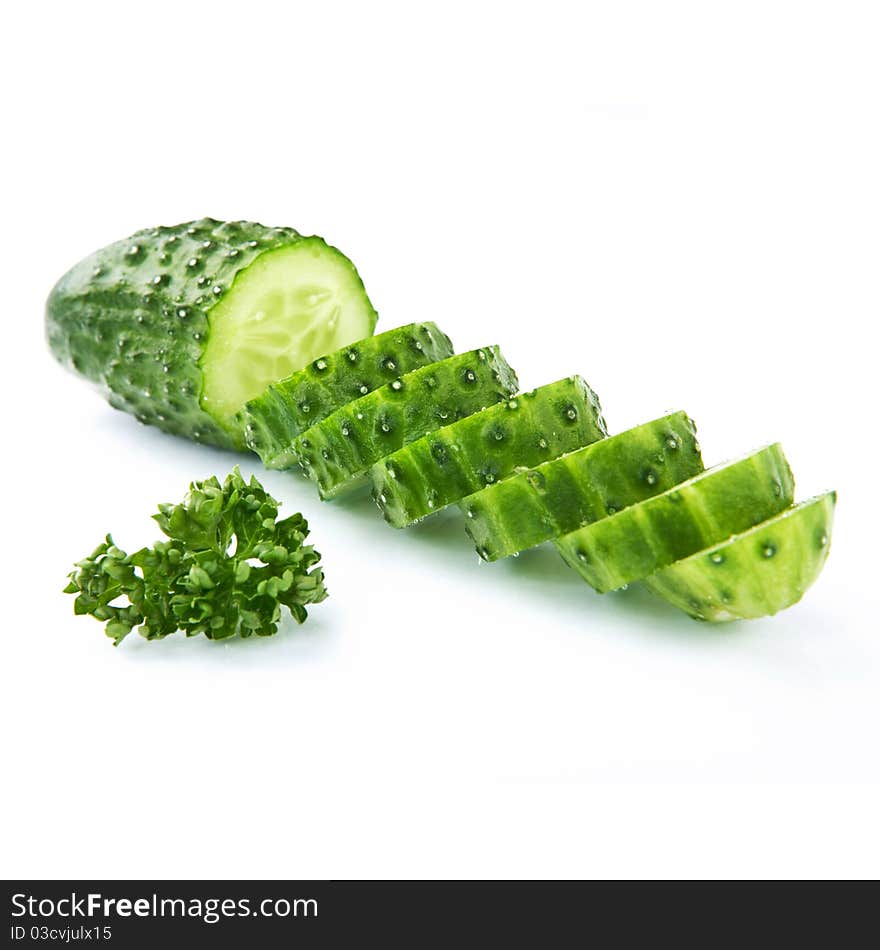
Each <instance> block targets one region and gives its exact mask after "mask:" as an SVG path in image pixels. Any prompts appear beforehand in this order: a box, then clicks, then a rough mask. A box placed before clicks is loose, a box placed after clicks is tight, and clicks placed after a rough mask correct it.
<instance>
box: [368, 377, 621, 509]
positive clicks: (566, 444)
mask: <svg viewBox="0 0 880 950" xmlns="http://www.w3.org/2000/svg"><path fill="white" fill-rule="evenodd" d="M605 434H606V429H605V421H604V419H603V418H602V415H601V409H600V407H599V400H598V399H597V398H596V394H595V393H594V392H593V391H592V390H591V389H590V387H589V386H588V385H587V384H586V382H584V380H583V379H581V377H580V376H571V377H569V378H568V379H563V380H560V381H558V382H556V383H551V384H550V385H548V386H542V387H541V388H540V389H535V390H533V391H532V392H529V393H525V394H522V395H519V396H516V397H515V398H513V399H510V400H509V401H507V402H505V403H502V404H500V405H497V406H490V407H489V408H488V409H484V410H483V411H482V412H478V413H476V414H475V415H473V416H470V417H469V418H467V419H463V420H462V421H461V422H457V423H455V424H454V425H448V426H446V427H445V428H442V429H439V430H438V431H437V432H434V433H432V434H431V435H428V436H426V437H425V438H422V439H419V440H418V441H416V442H412V443H410V444H409V445H407V446H405V447H404V448H402V449H400V450H399V451H397V452H395V453H394V454H393V455H390V456H389V457H388V458H387V459H385V460H384V461H383V462H379V463H378V464H377V465H374V466H373V468H372V469H371V471H370V477H371V479H372V482H373V497H374V498H375V500H376V503H377V504H378V505H379V508H380V509H381V511H382V513H383V514H384V516H385V520H386V521H387V522H388V523H389V524H391V525H393V526H394V527H395V528H402V527H404V526H405V525H408V524H412V523H413V522H415V521H419V520H420V519H421V518H424V517H426V516H427V515H429V514H431V513H432V512H435V511H439V510H440V509H441V508H445V507H446V506H447V505H451V504H454V503H455V502H458V501H461V499H462V498H464V497H466V496H467V495H471V494H473V493H474V492H476V491H479V490H480V489H481V488H485V487H486V486H487V485H492V484H494V483H495V482H499V481H501V479H503V478H506V477H507V476H508V475H510V474H512V473H513V472H514V471H515V470H516V468H517V467H518V466H520V465H522V466H528V465H537V464H539V463H541V462H543V461H546V460H548V459H551V458H556V457H557V456H559V455H562V454H563V453H564V452H571V451H573V450H574V449H576V448H579V447H580V446H582V445H586V444H587V443H589V442H595V441H596V440H597V439H601V438H603V437H604V436H605Z"/></svg>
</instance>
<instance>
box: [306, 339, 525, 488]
mask: <svg viewBox="0 0 880 950" xmlns="http://www.w3.org/2000/svg"><path fill="white" fill-rule="evenodd" d="M516 389H517V380H516V374H515V373H514V371H513V370H512V369H511V368H510V366H508V364H507V361H506V360H505V359H504V357H503V356H502V355H501V351H500V350H499V349H498V347H496V346H489V347H485V348H483V349H479V350H472V351H471V352H469V353H462V354H460V355H458V356H451V357H449V358H448V359H445V360H442V361H441V362H438V363H432V364H431V365H429V366H423V367H421V368H420V369H417V370H413V371H412V372H411V373H407V374H406V375H405V376H403V377H401V378H399V379H395V380H394V381H393V382H391V383H388V384H387V385H385V386H382V387H381V388H380V389H376V390H374V391H373V392H371V393H369V394H368V395H366V396H362V397H361V398H360V399H355V400H354V401H353V402H350V403H348V404H347V405H345V406H343V407H342V408H341V409H339V410H337V411H336V412H334V413H332V414H331V415H329V416H327V418H326V419H324V420H322V421H321V422H319V423H318V424H317V425H314V426H312V427H311V428H309V429H307V430H306V431H305V432H303V433H302V435H300V436H298V437H297V438H296V439H295V440H294V442H293V452H294V454H295V455H296V457H297V458H298V459H299V462H300V465H301V466H302V469H303V471H304V472H305V473H306V475H308V477H309V478H311V479H312V480H313V481H314V482H315V483H316V484H317V486H318V491H319V493H320V495H321V497H322V498H323V499H327V498H332V497H334V496H336V495H338V494H339V493H340V492H341V491H343V490H345V489H347V488H350V487H354V485H355V484H357V482H358V481H359V480H360V477H361V476H362V475H364V474H365V473H366V472H367V470H368V469H369V468H370V466H371V465H373V464H374V463H375V462H378V461H379V460H380V459H382V458H384V457H385V456H386V455H390V454H391V453H392V452H395V451H396V450H398V449H400V448H401V447H402V446H405V445H406V444H407V443H409V442H412V441H413V440H415V439H420V438H422V436H424V435H425V434H426V433H428V432H432V431H433V430H434V429H438V428H440V427H441V426H444V425H446V424H447V423H448V422H450V421H454V420H456V419H464V417H465V416H469V415H471V414H472V413H474V412H478V411H479V410H481V409H483V408H484V407H486V406H490V405H492V404H493V403H497V402H498V401H499V400H502V399H507V398H509V397H510V396H511V395H512V394H513V393H515V392H516Z"/></svg>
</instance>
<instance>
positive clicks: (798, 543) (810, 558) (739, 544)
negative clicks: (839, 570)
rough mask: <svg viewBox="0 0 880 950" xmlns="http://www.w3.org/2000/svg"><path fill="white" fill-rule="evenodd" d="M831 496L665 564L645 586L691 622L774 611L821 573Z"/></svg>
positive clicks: (828, 535)
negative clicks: (683, 613) (670, 563)
mask: <svg viewBox="0 0 880 950" xmlns="http://www.w3.org/2000/svg"><path fill="white" fill-rule="evenodd" d="M836 500H837V496H836V494H835V493H834V492H828V493H827V494H825V495H820V496H818V497H816V498H812V499H810V500H809V501H805V502H802V503H801V504H799V505H797V506H796V507H794V508H792V509H790V510H788V511H786V512H784V513H783V514H782V515H781V516H778V517H776V518H773V519H771V520H769V521H767V522H765V523H763V524H760V525H757V526H756V527H754V528H752V529H751V530H750V531H748V532H746V533H745V534H741V535H738V536H736V537H733V538H730V539H728V540H727V541H725V542H724V543H723V544H720V545H717V546H715V547H713V548H711V549H707V550H704V551H700V552H699V553H697V554H694V555H692V556H691V557H688V558H685V559H684V560H682V561H678V562H676V563H675V564H672V565H670V566H669V567H667V568H665V569H664V570H662V571H660V572H659V573H657V574H654V575H653V576H652V577H648V578H646V579H645V584H646V585H647V586H648V587H649V588H650V589H651V590H652V591H653V592H654V593H655V594H658V595H659V596H660V597H662V598H663V599H664V600H668V601H669V603H671V604H673V605H674V606H676V607H679V608H680V609H681V610H683V611H685V613H687V614H689V615H690V616H691V617H693V618H694V620H708V621H710V622H712V623H723V622H726V621H730V620H749V619H755V618H758V617H766V616H769V615H771V614H775V613H778V612H779V611H780V610H784V609H785V608H786V607H791V606H792V604H796V603H797V602H798V601H799V600H800V599H801V597H803V595H804V593H805V592H806V590H807V588H809V587H810V586H811V585H812V584H813V583H814V581H815V580H816V578H817V577H818V576H819V574H820V573H821V571H822V568H823V566H824V564H825V561H826V559H827V557H828V552H829V550H830V547H831V526H832V522H833V520H834V505H835V502H836Z"/></svg>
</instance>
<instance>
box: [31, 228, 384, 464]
mask: <svg viewBox="0 0 880 950" xmlns="http://www.w3.org/2000/svg"><path fill="white" fill-rule="evenodd" d="M375 325H376V312H375V310H374V309H373V306H372V304H371V303H370V301H369V299H368V298H367V295H366V292H365V291H364V286H363V284H362V283H361V279H360V277H359V276H358V274H357V271H356V270H355V268H354V265H353V264H352V263H351V261H349V260H348V258H347V257H345V256H344V255H343V254H341V253H340V252H339V251H337V250H336V249H335V248H332V247H330V246H328V245H327V244H325V243H324V241H323V240H322V239H321V238H319V237H303V236H302V235H300V234H298V233H297V232H296V231H294V230H293V229H292V228H268V227H265V226H264V225H261V224H254V223H251V222H244V221H239V222H220V221H215V220H213V219H210V218H206V219H203V220H201V221H192V222H187V223H185V224H179V225H175V226H173V227H159V228H152V229H148V230H144V231H138V232H137V233H136V234H133V235H132V236H131V237H130V238H127V239H126V240H124V241H118V242H116V243H115V244H111V245H110V246H109V247H105V248H104V249H103V250H100V251H97V252H95V253H94V254H92V255H91V256H90V257H87V258H86V259H85V260H83V261H81V262H80V263H79V264H77V265H76V266H75V267H74V268H73V269H72V270H70V271H69V272H68V273H67V274H65V275H64V276H63V277H62V278H61V279H60V280H59V281H58V283H57V284H56V285H55V287H54V288H53V290H52V292H51V294H50V296H49V299H48V301H47V304H46V331H47V337H48V341H49V346H50V348H51V349H52V352H53V353H54V354H55V356H56V358H57V359H58V360H59V361H60V362H61V363H63V364H64V365H65V366H67V367H69V368H71V369H73V370H74V371H76V372H78V373H80V374H82V375H83V376H85V377H86V378H88V379H90V380H92V381H93V382H95V383H97V384H98V385H99V386H100V387H101V388H102V389H103V390H104V392H105V393H106V395H107V397H108V399H109V401H110V403H111V405H113V406H115V407H116V408H117V409H122V410H125V411H126V412H130V413H132V414H133V415H134V416H135V417H136V418H137V419H139V420H140V421H141V422H144V423H148V424H150V425H155V426H158V427H159V428H161V429H164V430H165V431H166V432H172V433H175V434H177V435H183V436H187V437H189V438H191V439H196V440H199V441H202V442H211V443H214V444H216V445H221V446H226V447H230V448H241V447H242V446H243V444H244V441H243V436H242V431H241V426H240V423H238V422H236V419H235V415H236V413H237V412H238V410H239V409H240V408H241V407H242V405H243V404H244V403H245V402H246V401H247V400H248V399H252V398H254V397H255V396H258V395H259V394H260V393H261V392H262V391H263V390H264V389H265V388H266V386H267V385H268V384H269V383H272V382H275V381H277V380H279V379H283V378H284V377H285V376H289V375H290V374H291V373H292V372H294V371H295V370H298V369H301V368H302V367H303V366H305V365H306V364H307V363H308V362H310V361H311V360H313V359H315V358H316V357H318V356H320V355H321V354H322V353H326V352H328V351H331V350H335V349H338V348H339V347H341V346H344V345H345V344H347V343H351V342H353V341H355V340H359V339H361V338H362V337H365V336H369V335H370V334H371V333H372V332H373V328H374V327H375Z"/></svg>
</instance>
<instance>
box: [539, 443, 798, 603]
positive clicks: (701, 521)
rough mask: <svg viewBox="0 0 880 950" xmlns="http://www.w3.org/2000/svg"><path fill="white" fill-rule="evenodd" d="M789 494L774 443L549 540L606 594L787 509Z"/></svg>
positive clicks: (791, 493)
mask: <svg viewBox="0 0 880 950" xmlns="http://www.w3.org/2000/svg"><path fill="white" fill-rule="evenodd" d="M793 496H794V480H793V478H792V475H791V470H790V469H789V467H788V462H787V461H786V459H785V456H784V454H783V452H782V448H781V446H780V445H778V444H774V445H770V446H767V447H766V448H763V449H761V450H759V451H757V452H755V453H753V454H752V455H749V456H746V457H745V458H742V459H739V460H737V461H734V462H728V463H726V464H724V465H720V466H717V467H715V468H712V469H709V470H708V471H706V472H703V473H702V474H701V475H697V476H696V477H694V478H692V479H690V480H689V481H686V482H683V483H682V484H681V485H677V486H676V487H675V488H672V489H670V490H668V491H665V492H663V493H662V494H660V495H656V496H655V497H653V498H649V499H647V500H646V501H643V502H640V503H639V504H635V505H631V506H630V507H629V508H624V509H623V511H620V512H617V513H616V514H613V515H610V516H609V517H607V518H603V519H602V520H601V521H597V522H595V523H594V524H590V525H586V526H584V527H583V528H579V529H578V530H577V531H574V532H572V533H571V534H567V535H564V536H563V537H561V538H557V539H555V541H554V543H555V544H556V547H557V548H558V549H559V553H560V554H561V555H562V557H563V559H564V560H565V562H566V563H567V564H568V565H569V566H570V567H572V568H574V570H576V571H577V572H578V574H580V575H581V577H583V578H584V580H586V581H587V582H588V583H589V584H591V585H592V586H593V587H595V588H596V590H598V591H599V592H600V593H604V592H605V591H609V590H615V589H616V588H618V587H623V586H625V585H626V584H629V583H631V582H632V581H637V580H641V579H642V578H644V577H648V576H649V575H650V574H654V573H655V572H656V571H659V570H661V569H662V568H664V567H667V566H668V565H669V564H672V563H673V562H675V561H678V560H680V559H681V558H685V557H689V556H690V555H691V554H694V553H696V552H697V551H700V550H702V549H703V548H707V547H710V546H712V545H716V544H720V543H721V542H723V541H724V540H725V539H726V538H728V537H730V536H731V535H733V534H738V533H740V532H742V531H746V530H747V529H749V528H751V527H752V526H753V525H756V524H758V523H760V522H761V521H765V520H766V519H767V518H771V517H773V516H774V515H776V514H778V513H779V512H780V511H782V510H784V509H785V508H788V507H789V505H791V503H792V500H793Z"/></svg>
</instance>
